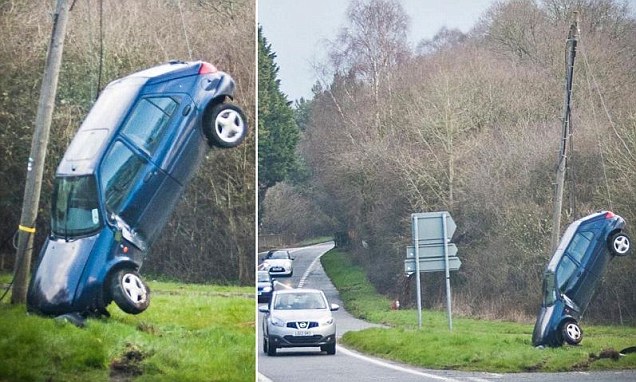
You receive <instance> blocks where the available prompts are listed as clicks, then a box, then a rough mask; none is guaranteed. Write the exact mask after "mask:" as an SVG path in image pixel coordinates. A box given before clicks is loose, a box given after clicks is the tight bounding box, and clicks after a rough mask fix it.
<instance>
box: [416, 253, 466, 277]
mask: <svg viewBox="0 0 636 382" xmlns="http://www.w3.org/2000/svg"><path fill="white" fill-rule="evenodd" d="M461 265H462V262H461V260H459V257H456V256H453V257H449V258H448V270H449V271H457V270H459V267H461ZM445 269H446V268H445V264H444V257H429V258H421V259H420V272H441V271H444V270H445ZM404 272H407V273H410V272H415V259H406V260H404Z"/></svg>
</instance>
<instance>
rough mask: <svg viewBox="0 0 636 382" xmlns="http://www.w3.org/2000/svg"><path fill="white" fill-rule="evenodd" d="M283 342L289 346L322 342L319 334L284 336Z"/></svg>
mask: <svg viewBox="0 0 636 382" xmlns="http://www.w3.org/2000/svg"><path fill="white" fill-rule="evenodd" d="M284 338H285V341H287V342H289V343H290V344H313V343H319V342H320V341H321V340H322V336H321V335H320V334H316V335H313V336H285V337H284Z"/></svg>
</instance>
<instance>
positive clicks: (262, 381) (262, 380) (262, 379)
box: [258, 373, 274, 382]
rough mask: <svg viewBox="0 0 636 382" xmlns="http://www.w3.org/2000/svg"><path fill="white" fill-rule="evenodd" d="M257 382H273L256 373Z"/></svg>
mask: <svg viewBox="0 0 636 382" xmlns="http://www.w3.org/2000/svg"><path fill="white" fill-rule="evenodd" d="M258 382H274V381H272V380H271V379H269V378H267V377H266V376H264V375H263V374H261V373H258Z"/></svg>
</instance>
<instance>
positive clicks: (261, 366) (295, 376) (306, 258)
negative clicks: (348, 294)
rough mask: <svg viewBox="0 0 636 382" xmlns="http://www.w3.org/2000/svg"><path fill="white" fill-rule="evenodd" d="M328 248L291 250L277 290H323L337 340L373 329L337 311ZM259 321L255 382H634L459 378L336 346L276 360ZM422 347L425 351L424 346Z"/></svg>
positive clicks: (625, 376) (616, 376)
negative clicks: (323, 260)
mask: <svg viewBox="0 0 636 382" xmlns="http://www.w3.org/2000/svg"><path fill="white" fill-rule="evenodd" d="M331 248H333V244H320V245H315V246H310V247H305V248H292V249H290V251H291V253H292V255H293V256H294V257H295V260H294V275H293V276H292V277H289V278H281V279H278V280H277V281H278V282H279V283H280V284H278V285H277V286H276V287H277V288H284V287H294V288H296V287H305V288H316V289H322V290H323V291H324V292H325V294H326V296H327V299H328V300H329V302H330V303H335V304H338V305H340V306H341V308H340V310H338V311H336V312H334V317H335V320H336V325H337V329H338V336H341V335H342V334H344V333H345V332H347V331H350V330H361V329H364V328H368V327H371V326H376V325H374V324H370V323H368V322H365V321H362V320H358V319H356V318H354V317H352V316H351V315H350V314H349V313H347V311H346V310H344V308H342V301H341V300H340V298H339V296H338V291H337V290H336V288H335V287H334V286H333V284H332V283H331V281H330V280H329V278H328V277H327V276H326V274H325V272H324V270H323V269H322V266H321V265H320V260H319V257H320V256H321V255H322V254H323V253H325V252H327V251H328V250H329V249H331ZM262 319H263V314H259V326H258V381H259V382H269V381H273V382H296V381H299V382H300V381H302V382H304V381H329V382H338V381H347V382H354V381H356V382H357V381H360V382H364V381H400V382H409V381H420V382H421V381H443V382H457V381H462V382H487V381H492V382H498V381H502V382H503V381H506V382H507V381H522V382H525V381H527V382H543V381H556V382H565V381H577V382H580V381H584V382H586V381H589V382H592V381H594V382H598V381H600V382H604V381H607V382H610V381H612V382H614V381H625V382H627V381H629V382H634V381H636V370H631V371H618V372H573V373H549V374H548V373H518V374H498V373H481V372H459V371H449V370H430V369H422V368H417V367H413V366H408V365H403V364H399V363H395V362H391V361H386V360H383V359H379V358H374V357H369V356H366V355H364V354H361V353H358V352H355V351H352V350H349V349H347V348H345V347H343V346H341V345H338V346H337V351H336V354H335V355H327V354H326V353H322V352H320V349H319V348H315V349H314V348H297V349H278V352H277V355H276V356H275V357H269V356H267V355H266V354H264V353H263V352H262V345H263V339H262V329H261V328H262V326H261V325H262ZM423 346H424V345H423Z"/></svg>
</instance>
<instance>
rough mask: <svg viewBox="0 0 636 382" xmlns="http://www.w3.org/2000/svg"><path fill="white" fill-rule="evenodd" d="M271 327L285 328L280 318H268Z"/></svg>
mask: <svg viewBox="0 0 636 382" xmlns="http://www.w3.org/2000/svg"><path fill="white" fill-rule="evenodd" d="M270 320H271V322H272V325H274V326H279V327H281V328H284V327H285V321H283V320H281V319H280V318H276V317H272V318H270Z"/></svg>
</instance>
